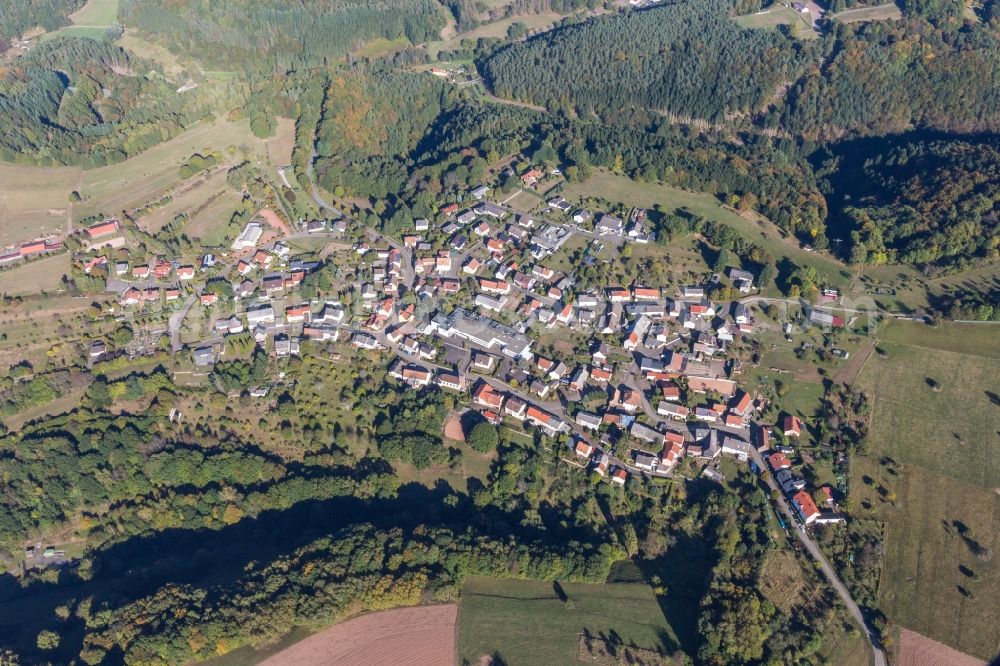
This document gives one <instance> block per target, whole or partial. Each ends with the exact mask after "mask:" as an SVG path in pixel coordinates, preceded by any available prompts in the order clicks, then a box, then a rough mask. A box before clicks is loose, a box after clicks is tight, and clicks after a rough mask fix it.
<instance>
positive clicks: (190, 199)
mask: <svg viewBox="0 0 1000 666" xmlns="http://www.w3.org/2000/svg"><path fill="white" fill-rule="evenodd" d="M186 187H190V189H187V190H186V191H185V192H184V193H182V194H177V195H175V196H174V197H173V199H172V200H171V201H170V203H168V204H165V205H164V206H161V207H160V208H157V209H156V210H154V211H153V212H152V213H150V214H149V215H145V216H143V217H141V218H139V219H138V221H137V224H138V225H139V226H140V227H141V228H142V229H144V230H146V231H150V232H153V233H155V232H157V231H159V230H160V229H162V228H163V226H164V225H166V224H169V223H170V221H171V220H173V219H174V218H175V217H177V215H180V214H182V213H185V214H187V215H188V216H189V217H192V216H194V215H195V214H196V213H197V212H198V211H200V210H203V209H205V208H208V207H210V206H212V204H214V202H215V200H216V198H220V197H221V198H223V199H231V198H232V197H226V196H225V195H226V194H227V193H229V194H231V195H234V196H235V193H232V192H231V191H230V189H229V186H228V184H227V183H226V172H225V171H218V172H216V173H213V174H212V175H210V176H208V177H207V178H206V177H204V176H203V175H199V176H196V177H195V178H192V179H191V182H190V183H188V184H187V185H186ZM228 220H229V218H228V217H227V218H226V221H227V222H228Z"/></svg>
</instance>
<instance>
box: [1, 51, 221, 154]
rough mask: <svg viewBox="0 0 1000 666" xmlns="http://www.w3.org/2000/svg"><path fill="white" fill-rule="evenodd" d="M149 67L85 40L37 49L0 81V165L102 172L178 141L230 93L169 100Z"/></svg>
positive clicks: (169, 91) (205, 93)
mask: <svg viewBox="0 0 1000 666" xmlns="http://www.w3.org/2000/svg"><path fill="white" fill-rule="evenodd" d="M153 69H155V67H154V66H153V64H152V63H150V62H147V61H144V60H142V59H140V58H137V57H136V56H134V55H132V54H131V53H129V52H128V51H126V50H124V49H122V48H121V47H120V46H117V45H114V44H108V43H106V42H101V41H96V40H92V39H80V38H59V39H54V40H51V41H48V42H44V43H42V44H40V45H38V46H36V47H35V48H33V49H32V50H31V51H30V53H29V54H28V55H27V56H25V57H23V58H21V59H20V60H18V61H17V64H16V66H13V67H9V68H7V69H6V70H5V71H4V73H3V74H2V75H0V129H2V132H0V160H2V161H5V162H16V163H26V164H39V165H42V166H47V165H80V166H83V167H94V166H103V165H105V164H111V163H114V162H119V161H122V160H124V159H126V158H127V157H129V156H131V155H135V154H137V153H140V152H142V151H144V150H146V149H148V148H150V147H152V146H154V145H156V144H158V143H161V142H163V141H166V140H167V139H169V138H171V137H173V136H175V135H177V134H179V133H180V132H181V131H183V129H184V128H185V127H187V126H188V125H190V124H192V123H194V122H195V121H197V120H199V119H201V118H203V117H204V116H205V115H207V114H209V113H211V111H212V109H214V108H216V107H217V106H218V105H219V104H221V103H225V101H227V100H228V101H230V102H234V101H235V100H236V99H238V98H237V97H235V93H234V90H233V89H230V88H224V87H218V86H216V87H212V88H211V90H209V89H208V88H206V89H204V90H201V91H198V90H195V91H191V92H190V93H189V94H184V95H177V94H175V92H174V89H173V88H172V87H171V86H170V84H169V83H167V82H166V81H163V80H162V79H158V78H154V77H148V76H144V75H142V74H144V73H145V72H148V71H151V70H153Z"/></svg>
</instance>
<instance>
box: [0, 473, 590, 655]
mask: <svg viewBox="0 0 1000 666" xmlns="http://www.w3.org/2000/svg"><path fill="white" fill-rule="evenodd" d="M456 496H457V497H458V501H457V502H455V501H454V500H453V499H450V500H449V502H447V503H446V502H445V501H444V500H445V498H446V497H447V498H455V497H456ZM359 523H371V524H373V525H375V526H376V527H379V528H383V529H385V528H393V527H399V528H402V529H404V530H407V529H412V528H414V527H416V526H418V525H442V526H446V525H448V526H454V527H457V528H461V527H466V526H470V525H472V526H475V527H476V528H477V529H479V530H481V531H482V532H483V533H484V534H489V535H496V536H505V537H506V536H509V535H510V534H511V533H512V531H511V529H513V528H514V527H516V528H517V533H518V536H520V537H522V538H524V539H526V540H536V539H537V540H539V541H546V542H549V541H552V542H554V541H556V540H563V541H565V540H566V539H567V538H568V534H569V532H570V530H569V528H568V527H567V528H566V529H564V530H561V531H560V532H561V533H553V532H551V531H549V530H547V529H545V528H544V527H538V528H533V529H525V528H524V526H522V525H520V517H519V516H512V515H507V514H506V513H504V512H501V511H500V510H498V509H496V508H495V507H487V508H477V507H475V506H474V505H473V503H472V500H471V499H470V498H469V497H468V496H467V495H464V494H460V493H457V492H456V491H455V490H454V489H452V488H451V486H449V485H448V484H447V483H446V482H444V481H439V482H438V484H437V485H436V486H435V487H434V488H427V487H425V486H423V485H420V484H415V483H414V484H408V485H405V486H403V487H401V488H400V489H399V491H398V493H397V495H396V496H395V497H392V498H389V499H380V498H375V499H370V500H361V499H357V498H353V497H337V498H331V499H327V500H308V501H303V502H299V503H297V504H295V505H293V506H292V507H290V508H289V509H287V510H282V511H267V512H264V513H261V514H260V515H259V516H257V517H256V518H246V519H244V520H241V521H240V522H238V523H236V524H234V525H229V526H226V527H224V528H222V529H219V530H210V529H171V530H166V531H163V532H159V533H156V534H153V535H150V536H142V537H134V538H131V539H128V540H127V541H123V542H121V543H116V544H113V545H110V546H108V547H106V548H103V549H100V550H97V551H94V552H92V553H90V554H88V556H87V559H88V560H89V561H90V562H91V563H92V566H91V575H90V578H89V579H88V580H84V579H82V578H81V577H80V576H79V575H78V574H77V572H76V569H75V568H73V567H66V568H64V569H62V570H60V571H59V572H58V580H57V581H56V582H45V581H40V580H29V581H28V582H26V583H25V584H24V585H23V586H22V581H20V580H19V579H17V578H15V577H14V576H12V575H10V574H5V575H2V576H0V648H7V649H11V650H14V651H15V652H16V653H18V654H19V655H20V656H21V658H22V663H69V662H70V661H71V660H72V659H73V658H74V657H75V656H76V655H77V653H78V652H79V650H80V647H81V645H82V641H83V637H84V631H85V626H84V623H83V621H82V620H80V619H78V618H76V617H75V616H72V615H71V616H70V618H69V619H68V620H57V616H56V611H57V609H58V608H60V607H62V606H67V607H70V608H72V607H73V606H74V604H76V603H78V602H80V601H82V600H84V599H86V598H88V597H90V598H92V599H93V601H92V603H91V608H92V609H93V610H94V612H96V611H97V610H98V609H101V608H111V609H114V608H118V607H120V606H122V605H124V604H127V603H129V602H131V601H134V600H136V599H139V598H142V597H144V596H147V595H150V594H153V593H154V592H155V591H156V590H158V589H159V588H161V587H163V586H165V585H170V584H173V585H185V584H188V585H212V586H217V585H225V584H227V583H231V582H233V581H234V580H236V579H238V578H239V577H240V576H241V575H243V574H244V570H245V568H246V566H247V565H248V564H250V563H251V562H262V563H266V562H269V561H271V560H273V559H275V558H278V557H281V556H282V555H286V554H290V553H292V552H294V551H295V550H296V549H298V548H300V547H302V546H305V545H307V544H309V543H311V542H312V541H315V540H316V539H318V538H320V537H322V536H324V535H327V534H330V533H332V532H335V531H336V530H339V529H342V528H344V527H347V526H349V525H352V524H359ZM571 527H572V534H573V538H575V539H577V540H578V541H580V542H583V541H586V540H593V541H597V540H598V539H600V536H599V535H597V534H596V533H592V532H589V531H587V530H586V528H582V527H580V526H578V525H574V526H571ZM56 626H57V627H58V630H59V634H60V642H59V646H58V648H55V649H53V650H47V651H43V650H41V649H39V648H38V646H37V643H36V640H37V637H38V633H39V632H40V631H42V630H44V629H53V628H56ZM120 661H121V655H115V654H114V653H109V654H108V655H107V658H106V660H105V663H116V662H120Z"/></svg>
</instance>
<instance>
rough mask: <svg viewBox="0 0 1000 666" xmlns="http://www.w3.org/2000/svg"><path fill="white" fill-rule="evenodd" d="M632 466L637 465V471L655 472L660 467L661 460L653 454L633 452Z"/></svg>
mask: <svg viewBox="0 0 1000 666" xmlns="http://www.w3.org/2000/svg"><path fill="white" fill-rule="evenodd" d="M633 427H634V424H633ZM632 464H633V465H635V467H636V468H637V469H641V470H642V471H644V472H653V471H655V470H656V468H657V467H659V465H660V459H659V458H658V457H657V456H655V455H653V454H652V453H647V452H645V451H633V452H632Z"/></svg>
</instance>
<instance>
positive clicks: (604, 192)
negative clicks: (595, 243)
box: [564, 171, 851, 288]
mask: <svg viewBox="0 0 1000 666" xmlns="http://www.w3.org/2000/svg"><path fill="white" fill-rule="evenodd" d="M564 195H565V196H566V198H568V199H571V200H572V199H574V198H576V199H580V198H585V197H600V198H603V199H607V200H609V201H617V202H620V203H623V204H626V205H630V206H641V207H644V208H653V206H655V205H656V204H660V205H661V206H662V207H663V209H664V210H665V211H673V210H674V209H677V208H687V209H688V210H690V211H691V212H692V213H694V214H696V215H701V216H702V217H705V218H709V219H713V220H717V221H719V222H722V223H724V224H728V225H729V226H731V227H733V228H734V229H737V230H738V231H739V232H740V233H741V234H743V235H744V236H745V237H746V238H748V239H750V240H752V241H753V242H755V243H758V244H760V245H761V246H762V247H764V248H766V249H767V251H768V252H770V253H771V255H772V256H774V257H775V258H781V257H788V258H789V259H790V260H791V261H793V262H794V263H796V264H798V265H802V266H813V267H814V268H816V272H817V273H818V274H819V275H820V276H822V277H824V278H826V280H827V282H829V283H830V284H831V285H834V286H839V287H842V288H843V287H846V286H847V284H848V283H849V282H850V279H851V274H850V272H849V270H848V269H847V268H846V267H844V266H843V265H842V264H840V263H839V262H837V261H835V260H833V259H831V258H829V257H827V256H825V255H822V254H817V253H815V252H806V251H805V250H803V249H802V248H800V247H798V245H797V244H796V243H795V242H794V241H789V240H786V239H784V238H782V237H781V236H780V233H779V231H778V229H777V227H775V226H774V225H773V224H771V223H770V222H769V221H766V220H760V219H758V220H757V221H756V222H754V221H751V220H748V219H746V218H744V217H742V216H741V215H739V214H738V213H736V212H735V211H733V210H732V209H728V208H724V207H723V206H722V205H721V204H720V203H719V202H718V200H717V199H716V198H715V197H713V196H712V195H710V194H705V193H701V192H689V191H687V190H681V189H678V188H675V187H669V186H667V185H659V184H656V183H640V182H638V181H634V180H632V179H630V178H627V177H625V176H618V175H615V174H612V173H609V172H607V171H598V172H596V173H595V174H594V175H593V176H591V177H590V178H588V179H587V180H586V181H585V182H583V183H571V184H569V185H567V186H566V190H565V192H564Z"/></svg>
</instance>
